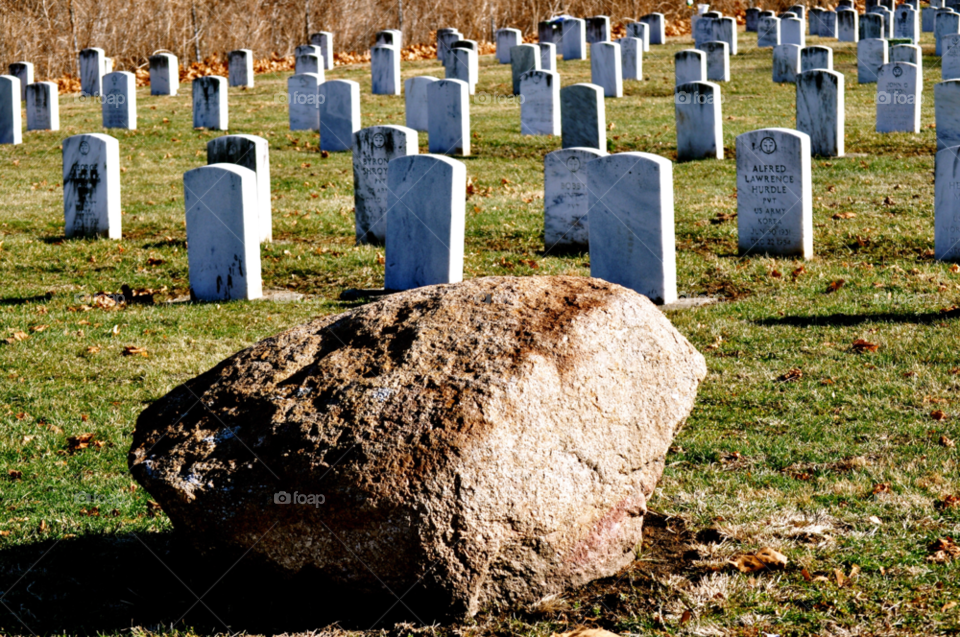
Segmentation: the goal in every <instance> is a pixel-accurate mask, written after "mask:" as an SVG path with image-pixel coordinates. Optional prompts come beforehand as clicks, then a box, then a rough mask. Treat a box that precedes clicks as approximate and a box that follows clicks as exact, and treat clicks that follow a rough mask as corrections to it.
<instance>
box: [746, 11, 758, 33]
mask: <svg viewBox="0 0 960 637" xmlns="http://www.w3.org/2000/svg"><path fill="white" fill-rule="evenodd" d="M745 20H746V29H745V31H746V32H747V33H756V32H757V26H758V25H759V22H760V9H758V8H757V7H749V8H748V9H747V14H746V18H745Z"/></svg>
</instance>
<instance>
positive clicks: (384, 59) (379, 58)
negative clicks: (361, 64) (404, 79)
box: [370, 45, 403, 95]
mask: <svg viewBox="0 0 960 637" xmlns="http://www.w3.org/2000/svg"><path fill="white" fill-rule="evenodd" d="M370 76H371V89H370V92H371V93H373V94H374V95H400V89H401V87H402V86H403V85H402V83H401V80H400V49H398V48H396V47H393V46H384V45H378V46H375V47H373V48H372V49H370Z"/></svg>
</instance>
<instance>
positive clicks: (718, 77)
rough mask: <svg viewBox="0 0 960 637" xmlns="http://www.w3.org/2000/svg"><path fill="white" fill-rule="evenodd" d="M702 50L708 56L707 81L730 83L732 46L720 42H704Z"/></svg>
mask: <svg viewBox="0 0 960 637" xmlns="http://www.w3.org/2000/svg"><path fill="white" fill-rule="evenodd" d="M702 49H703V52H704V53H705V54H706V56H707V80H709V81H710V82H729V81H730V45H728V44H727V43H726V42H720V41H715V42H704V43H703V47H702Z"/></svg>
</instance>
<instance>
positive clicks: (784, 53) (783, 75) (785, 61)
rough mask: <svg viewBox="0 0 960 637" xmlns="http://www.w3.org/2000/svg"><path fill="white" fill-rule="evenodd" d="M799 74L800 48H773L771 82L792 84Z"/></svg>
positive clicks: (786, 45) (791, 45)
mask: <svg viewBox="0 0 960 637" xmlns="http://www.w3.org/2000/svg"><path fill="white" fill-rule="evenodd" d="M798 73H800V47H799V46H797V45H796V44H781V45H780V46H775V47H773V81H774V82H777V83H780V84H794V83H796V81H797V74H798Z"/></svg>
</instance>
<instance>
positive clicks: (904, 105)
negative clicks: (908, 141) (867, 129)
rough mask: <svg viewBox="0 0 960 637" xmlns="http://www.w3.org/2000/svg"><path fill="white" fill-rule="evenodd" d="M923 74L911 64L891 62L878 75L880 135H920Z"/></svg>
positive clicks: (878, 126)
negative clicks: (921, 76) (921, 77)
mask: <svg viewBox="0 0 960 637" xmlns="http://www.w3.org/2000/svg"><path fill="white" fill-rule="evenodd" d="M920 89H921V82H920V71H919V69H918V68H917V67H916V66H915V65H913V64H910V63H908V62H891V63H889V64H884V65H883V66H882V67H880V71H879V73H878V74H877V132H878V133H919V132H920Z"/></svg>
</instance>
